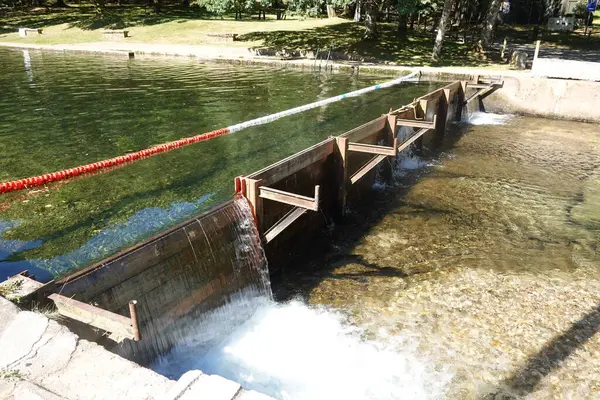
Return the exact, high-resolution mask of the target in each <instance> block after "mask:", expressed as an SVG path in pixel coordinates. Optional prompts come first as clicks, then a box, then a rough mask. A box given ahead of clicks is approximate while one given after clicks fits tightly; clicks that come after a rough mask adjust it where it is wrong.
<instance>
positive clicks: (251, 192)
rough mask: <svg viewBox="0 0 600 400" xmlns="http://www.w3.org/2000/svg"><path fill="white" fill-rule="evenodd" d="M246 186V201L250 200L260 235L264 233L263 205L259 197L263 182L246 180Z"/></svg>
mask: <svg viewBox="0 0 600 400" xmlns="http://www.w3.org/2000/svg"><path fill="white" fill-rule="evenodd" d="M244 184H245V185H246V199H248V202H249V203H250V208H251V209H252V215H253V216H254V222H255V223H256V228H257V229H258V232H259V233H262V231H263V230H262V229H263V226H262V220H263V204H262V199H261V198H260V195H259V193H260V192H259V186H260V185H262V181H260V180H258V179H251V178H244Z"/></svg>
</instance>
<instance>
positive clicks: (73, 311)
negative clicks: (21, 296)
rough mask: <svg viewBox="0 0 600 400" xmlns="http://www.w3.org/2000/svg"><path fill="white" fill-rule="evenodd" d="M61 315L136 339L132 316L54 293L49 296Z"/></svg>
mask: <svg viewBox="0 0 600 400" xmlns="http://www.w3.org/2000/svg"><path fill="white" fill-rule="evenodd" d="M48 298H49V299H50V300H52V301H53V302H54V305H55V306H56V309H57V310H58V313H59V314H60V315H64V316H65V317H68V318H71V319H74V320H76V321H80V322H83V323H84V324H88V325H91V326H93V327H96V328H100V329H102V330H105V331H107V332H111V333H113V334H115V335H117V336H119V337H123V338H126V339H135V335H134V332H133V327H132V324H131V318H127V317H124V316H122V315H120V314H115V313H112V312H110V311H106V310H104V309H102V308H99V307H94V306H93V305H91V304H87V303H82V302H81V301H77V300H75V299H72V298H69V297H66V296H62V295H60V294H58V293H53V294H51V295H50V296H48Z"/></svg>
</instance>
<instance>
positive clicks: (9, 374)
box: [0, 368, 22, 380]
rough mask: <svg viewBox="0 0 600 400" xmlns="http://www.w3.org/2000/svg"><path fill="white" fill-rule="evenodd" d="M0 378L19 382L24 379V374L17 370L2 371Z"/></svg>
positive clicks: (4, 369)
mask: <svg viewBox="0 0 600 400" xmlns="http://www.w3.org/2000/svg"><path fill="white" fill-rule="evenodd" d="M0 378H1V379H6V380H19V379H21V378H22V374H21V372H20V371H19V370H17V369H8V368H3V369H0Z"/></svg>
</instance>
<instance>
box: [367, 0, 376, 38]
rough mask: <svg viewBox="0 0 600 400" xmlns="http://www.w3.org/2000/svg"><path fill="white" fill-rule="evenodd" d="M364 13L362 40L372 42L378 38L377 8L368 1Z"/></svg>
mask: <svg viewBox="0 0 600 400" xmlns="http://www.w3.org/2000/svg"><path fill="white" fill-rule="evenodd" d="M366 6H367V7H366V8H367V9H366V10H365V11H366V12H365V28H366V30H365V36H364V38H363V39H365V40H374V39H377V38H378V37H379V32H378V31H377V14H378V11H377V6H376V5H375V4H373V0H370V1H369V2H368V3H367V4H366Z"/></svg>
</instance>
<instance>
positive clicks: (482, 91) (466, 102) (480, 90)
mask: <svg viewBox="0 0 600 400" xmlns="http://www.w3.org/2000/svg"><path fill="white" fill-rule="evenodd" d="M492 87H493V86H492V85H488V86H486V87H485V88H483V89H479V90H478V91H477V92H475V93H473V94H472V95H471V96H470V97H469V98H468V99H467V100H465V104H469V103H470V102H471V101H473V100H475V99H476V98H477V97H479V96H481V95H483V94H484V93H485V92H487V91H488V90H490V89H492Z"/></svg>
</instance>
